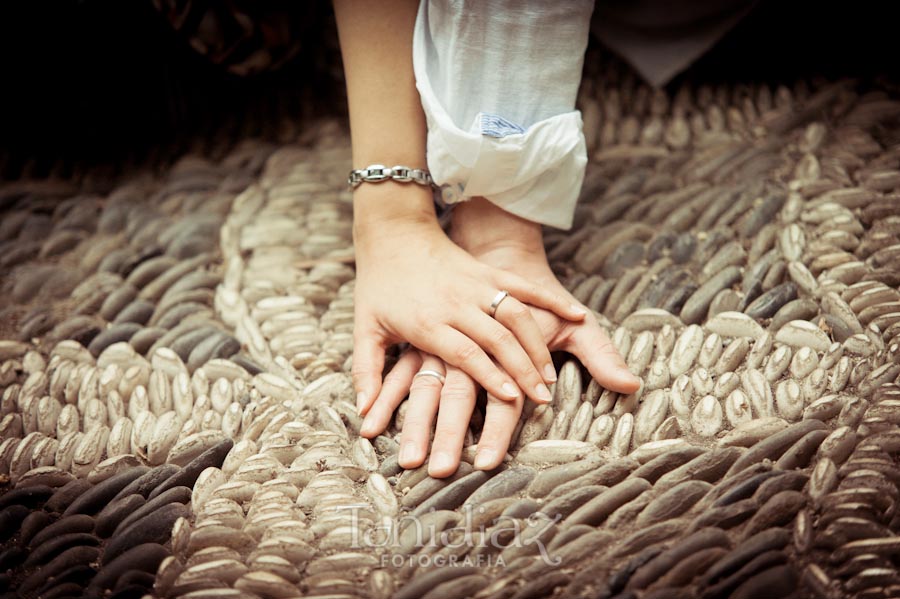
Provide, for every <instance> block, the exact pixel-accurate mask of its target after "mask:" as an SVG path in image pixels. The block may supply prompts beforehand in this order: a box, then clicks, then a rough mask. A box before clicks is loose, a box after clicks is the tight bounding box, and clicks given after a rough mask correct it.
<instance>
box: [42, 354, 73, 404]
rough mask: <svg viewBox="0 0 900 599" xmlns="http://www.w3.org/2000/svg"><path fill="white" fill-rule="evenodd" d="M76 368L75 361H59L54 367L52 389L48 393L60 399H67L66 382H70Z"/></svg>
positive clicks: (51, 377) (51, 376) (51, 381)
mask: <svg viewBox="0 0 900 599" xmlns="http://www.w3.org/2000/svg"><path fill="white" fill-rule="evenodd" d="M74 368H75V362H72V361H71V360H59V363H58V364H57V365H56V367H55V368H53V374H51V375H50V389H49V390H48V393H49V394H50V396H51V397H53V398H54V399H57V400H59V401H65V390H66V383H68V382H69V378H70V375H71V373H72V370H73V369H74Z"/></svg>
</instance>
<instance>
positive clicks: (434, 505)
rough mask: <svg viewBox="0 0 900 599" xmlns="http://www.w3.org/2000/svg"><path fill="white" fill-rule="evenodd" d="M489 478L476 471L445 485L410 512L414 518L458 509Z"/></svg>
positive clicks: (485, 474) (483, 472)
mask: <svg viewBox="0 0 900 599" xmlns="http://www.w3.org/2000/svg"><path fill="white" fill-rule="evenodd" d="M489 478H490V474H488V473H487V472H485V471H483V470H476V471H474V472H470V473H469V474H467V475H465V476H463V477H462V478H460V479H459V480H457V481H454V482H453V483H451V484H449V485H447V486H446V487H444V488H443V489H441V490H440V491H438V492H437V493H435V494H434V495H432V496H431V497H429V498H428V499H426V500H425V501H423V502H422V503H420V504H419V506H418V507H416V509H414V510H413V511H412V512H410V516H411V517H413V518H415V517H417V516H421V515H422V514H426V513H428V512H429V511H432V510H453V509H456V508H458V507H459V506H460V505H462V503H463V502H464V501H465V500H466V498H467V497H468V496H469V495H471V494H472V493H473V492H474V491H475V490H476V489H478V488H479V487H480V486H481V485H483V484H484V483H485V482H487V480H488V479H489Z"/></svg>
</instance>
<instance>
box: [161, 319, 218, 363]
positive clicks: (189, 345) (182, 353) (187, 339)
mask: <svg viewBox="0 0 900 599" xmlns="http://www.w3.org/2000/svg"><path fill="white" fill-rule="evenodd" d="M220 332H221V331H220V330H219V329H218V328H216V327H213V326H208V327H201V328H199V329H195V330H193V331H190V332H188V333H185V334H184V335H182V336H181V337H179V338H178V339H176V340H175V341H173V342H172V344H171V345H170V346H169V349H171V350H172V351H173V352H175V353H176V354H178V357H179V358H181V360H182V361H183V362H187V361H188V358H189V357H190V355H191V352H192V351H194V348H195V347H197V346H198V345H200V344H201V343H203V342H204V341H205V340H207V339H208V338H210V337H215V336H218V335H219V334H220Z"/></svg>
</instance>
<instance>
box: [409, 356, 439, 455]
mask: <svg viewBox="0 0 900 599" xmlns="http://www.w3.org/2000/svg"><path fill="white" fill-rule="evenodd" d="M425 370H431V371H434V372H440V373H443V372H444V362H443V361H442V360H440V359H439V358H436V357H434V356H431V355H427V356H426V357H425V360H424V361H423V362H422V368H421V369H420V372H421V371H425ZM443 387H444V384H443V383H442V382H441V381H440V379H438V378H437V377H434V376H431V375H422V376H417V377H416V378H414V379H413V381H412V386H411V387H410V389H409V399H408V400H407V401H408V402H409V404H408V407H407V409H406V416H405V417H404V419H403V431H402V433H401V435H400V454H399V456H398V463H399V464H400V466H401V467H403V468H407V469H409V468H418V467H419V466H421V465H422V463H423V462H424V461H425V456H426V454H427V453H428V441H429V440H430V439H431V425H432V424H434V416H435V414H436V413H437V409H438V403H439V402H440V400H441V389H443Z"/></svg>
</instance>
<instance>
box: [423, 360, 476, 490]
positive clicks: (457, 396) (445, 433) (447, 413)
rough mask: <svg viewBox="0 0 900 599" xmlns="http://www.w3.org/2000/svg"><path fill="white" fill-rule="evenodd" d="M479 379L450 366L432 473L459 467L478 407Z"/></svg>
mask: <svg viewBox="0 0 900 599" xmlns="http://www.w3.org/2000/svg"><path fill="white" fill-rule="evenodd" d="M475 391H476V389H475V382H474V381H473V380H472V377H470V376H468V375H466V374H465V373H464V372H462V371H461V370H459V369H457V368H453V367H450V368H448V369H447V375H446V381H445V382H444V388H443V389H442V390H441V400H440V408H439V410H438V417H437V425H436V426H435V430H434V443H432V445H431V458H430V459H429V460H428V474H430V475H431V476H434V477H435V478H442V477H445V476H450V475H451V474H453V473H454V472H456V469H457V468H458V467H459V457H460V455H461V454H462V448H463V443H464V442H465V439H466V431H467V430H468V428H469V420H470V419H471V418H472V410H473V409H474V408H475Z"/></svg>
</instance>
